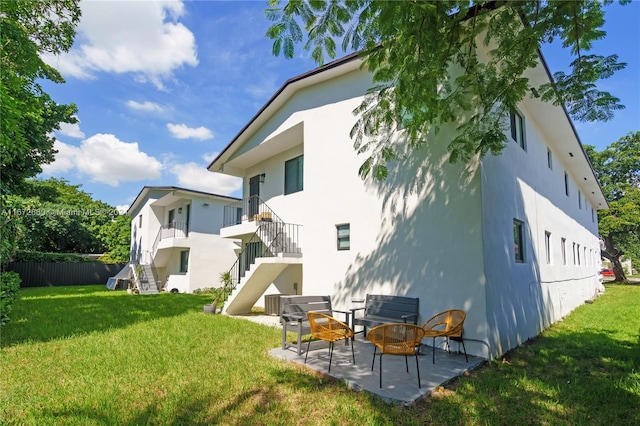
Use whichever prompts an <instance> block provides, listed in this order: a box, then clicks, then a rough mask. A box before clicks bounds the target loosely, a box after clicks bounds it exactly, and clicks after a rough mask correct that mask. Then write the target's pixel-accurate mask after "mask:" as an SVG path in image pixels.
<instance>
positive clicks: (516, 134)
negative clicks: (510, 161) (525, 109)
mask: <svg viewBox="0 0 640 426" xmlns="http://www.w3.org/2000/svg"><path fill="white" fill-rule="evenodd" d="M510 120H511V138H513V140H514V141H516V142H517V143H518V145H520V146H521V147H522V149H525V150H526V145H525V143H524V118H523V117H522V116H521V115H520V114H519V113H518V112H512V113H511V116H510Z"/></svg>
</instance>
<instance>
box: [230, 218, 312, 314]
mask: <svg viewBox="0 0 640 426" xmlns="http://www.w3.org/2000/svg"><path fill="white" fill-rule="evenodd" d="M300 228H301V225H295V224H291V223H284V222H262V223H261V224H260V227H259V228H258V229H257V230H256V232H255V233H254V234H253V235H252V236H251V238H249V241H248V242H247V243H246V244H245V246H244V248H243V249H242V251H241V252H240V254H238V258H237V259H236V261H235V262H234V264H233V266H232V267H231V269H230V270H229V271H228V273H226V274H223V275H226V276H227V280H223V281H224V287H223V290H222V298H223V301H224V302H226V300H227V298H228V297H229V295H230V294H231V292H233V290H235V289H236V287H237V286H238V284H240V281H241V280H242V278H244V276H245V275H246V273H247V271H248V270H249V269H250V268H251V265H253V264H254V263H255V260H256V259H258V258H265V257H277V256H280V255H297V254H301V253H302V250H301V248H300V245H299V241H300ZM265 241H266V242H267V243H265Z"/></svg>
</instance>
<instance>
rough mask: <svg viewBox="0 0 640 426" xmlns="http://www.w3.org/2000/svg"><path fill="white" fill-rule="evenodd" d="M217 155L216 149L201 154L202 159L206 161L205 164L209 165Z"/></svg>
mask: <svg viewBox="0 0 640 426" xmlns="http://www.w3.org/2000/svg"><path fill="white" fill-rule="evenodd" d="M218 155H220V153H219V152H217V151H216V152H207V153H204V154H202V159H203V160H204V161H206V162H207V165H209V164H211V162H212V161H213V160H215V159H216V157H217V156H218Z"/></svg>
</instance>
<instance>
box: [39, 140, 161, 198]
mask: <svg viewBox="0 0 640 426" xmlns="http://www.w3.org/2000/svg"><path fill="white" fill-rule="evenodd" d="M54 148H55V149H57V150H58V151H59V152H58V154H56V160H55V161H54V162H53V163H51V164H48V165H45V166H43V168H42V169H43V173H45V174H49V175H51V174H56V173H60V172H67V171H69V170H71V169H75V170H77V172H78V173H80V174H82V175H86V176H89V178H90V179H91V180H92V181H94V182H102V183H106V184H107V185H111V186H118V185H120V183H121V182H136V181H140V180H145V179H157V178H159V177H160V171H161V170H162V164H161V163H160V161H158V160H157V159H155V158H154V157H151V156H149V155H147V154H146V153H144V152H141V151H140V150H139V148H138V143H137V142H131V143H128V142H123V141H121V140H119V139H118V138H117V137H115V136H114V135H110V134H102V133H98V134H96V135H93V136H91V137H90V138H88V139H85V140H83V141H82V143H81V144H80V146H79V147H76V146H72V145H68V144H65V143H63V142H60V141H56V143H55V145H54Z"/></svg>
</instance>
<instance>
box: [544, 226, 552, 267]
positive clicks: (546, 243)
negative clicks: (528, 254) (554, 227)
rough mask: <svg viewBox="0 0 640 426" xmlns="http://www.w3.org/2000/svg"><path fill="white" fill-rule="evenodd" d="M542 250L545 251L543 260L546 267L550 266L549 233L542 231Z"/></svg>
mask: <svg viewBox="0 0 640 426" xmlns="http://www.w3.org/2000/svg"><path fill="white" fill-rule="evenodd" d="M544 249H545V259H546V261H547V265H551V260H552V253H551V232H549V231H544Z"/></svg>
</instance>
